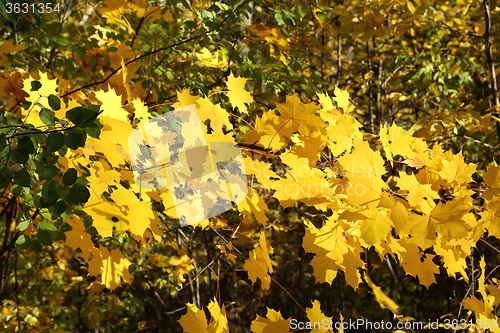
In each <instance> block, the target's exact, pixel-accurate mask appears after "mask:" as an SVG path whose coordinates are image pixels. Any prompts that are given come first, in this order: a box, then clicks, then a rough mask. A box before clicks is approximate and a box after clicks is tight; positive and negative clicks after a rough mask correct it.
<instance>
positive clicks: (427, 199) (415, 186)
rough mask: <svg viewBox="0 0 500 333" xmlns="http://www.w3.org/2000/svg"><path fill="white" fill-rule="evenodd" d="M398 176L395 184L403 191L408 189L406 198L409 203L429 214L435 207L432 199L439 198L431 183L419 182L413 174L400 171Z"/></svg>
mask: <svg viewBox="0 0 500 333" xmlns="http://www.w3.org/2000/svg"><path fill="white" fill-rule="evenodd" d="M399 177H400V178H399V179H398V182H397V186H398V187H399V188H400V189H401V190H403V191H408V195H407V196H406V200H408V202H409V203H410V205H412V206H413V207H415V208H419V209H420V210H422V211H423V212H424V213H426V214H429V213H430V211H431V210H432V209H434V207H436V204H435V202H434V199H437V198H439V194H438V193H437V192H436V191H434V190H433V189H432V186H431V185H429V184H421V183H420V182H419V181H418V180H417V178H416V177H415V176H414V175H407V174H406V173H401V174H400V176H399Z"/></svg>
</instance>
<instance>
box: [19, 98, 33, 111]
mask: <svg viewBox="0 0 500 333" xmlns="http://www.w3.org/2000/svg"><path fill="white" fill-rule="evenodd" d="M21 106H22V107H23V109H25V110H28V109H29V108H30V107H31V102H28V101H27V100H25V99H23V100H22V102H21Z"/></svg>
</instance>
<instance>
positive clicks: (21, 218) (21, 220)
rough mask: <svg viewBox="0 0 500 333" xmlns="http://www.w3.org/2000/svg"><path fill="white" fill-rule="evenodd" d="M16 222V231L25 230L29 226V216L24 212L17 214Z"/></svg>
mask: <svg viewBox="0 0 500 333" xmlns="http://www.w3.org/2000/svg"><path fill="white" fill-rule="evenodd" d="M17 220H18V222H17V225H16V229H17V230H19V231H24V230H26V228H28V227H29V226H30V224H31V216H30V215H29V214H28V213H26V212H22V213H21V214H19V215H18V218H17Z"/></svg>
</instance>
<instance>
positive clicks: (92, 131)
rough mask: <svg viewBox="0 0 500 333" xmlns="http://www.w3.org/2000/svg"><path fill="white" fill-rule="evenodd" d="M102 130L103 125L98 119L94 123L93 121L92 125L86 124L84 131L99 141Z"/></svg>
mask: <svg viewBox="0 0 500 333" xmlns="http://www.w3.org/2000/svg"><path fill="white" fill-rule="evenodd" d="M101 128H102V125H101V123H100V122H99V121H98V120H97V119H94V121H92V122H91V123H86V124H85V125H84V127H83V130H84V131H85V133H87V134H88V135H89V136H91V137H93V138H96V139H99V135H100V134H101Z"/></svg>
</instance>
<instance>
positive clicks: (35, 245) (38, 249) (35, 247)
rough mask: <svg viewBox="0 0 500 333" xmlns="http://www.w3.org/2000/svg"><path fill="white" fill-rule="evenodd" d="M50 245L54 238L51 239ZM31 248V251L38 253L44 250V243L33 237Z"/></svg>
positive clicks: (30, 242) (30, 243)
mask: <svg viewBox="0 0 500 333" xmlns="http://www.w3.org/2000/svg"><path fill="white" fill-rule="evenodd" d="M50 245H52V239H51V242H50ZM29 248H30V249H31V251H33V252H36V253H38V252H41V251H42V245H41V244H40V243H39V242H37V241H36V240H33V239H30V241H29Z"/></svg>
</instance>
